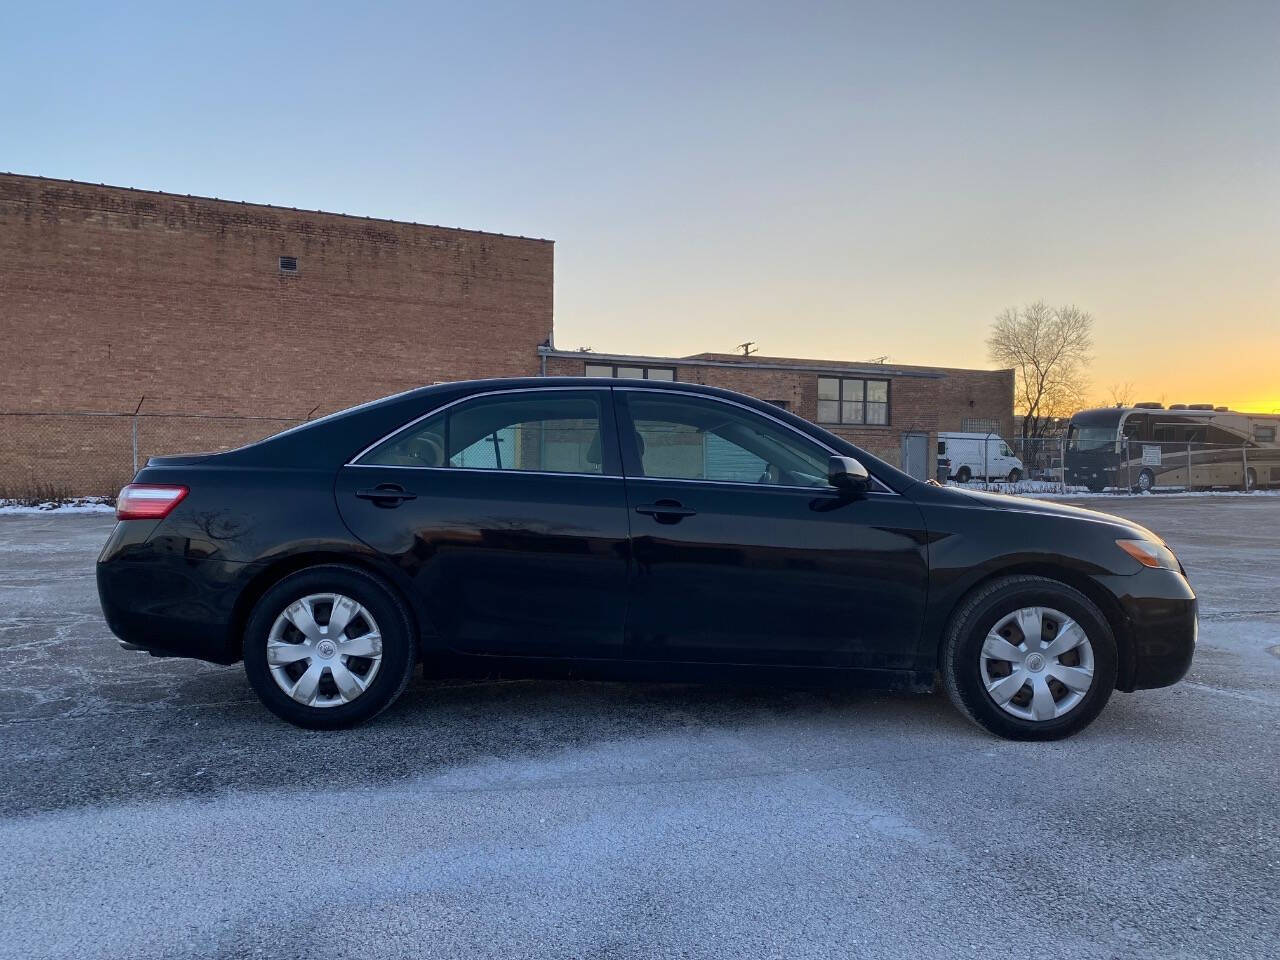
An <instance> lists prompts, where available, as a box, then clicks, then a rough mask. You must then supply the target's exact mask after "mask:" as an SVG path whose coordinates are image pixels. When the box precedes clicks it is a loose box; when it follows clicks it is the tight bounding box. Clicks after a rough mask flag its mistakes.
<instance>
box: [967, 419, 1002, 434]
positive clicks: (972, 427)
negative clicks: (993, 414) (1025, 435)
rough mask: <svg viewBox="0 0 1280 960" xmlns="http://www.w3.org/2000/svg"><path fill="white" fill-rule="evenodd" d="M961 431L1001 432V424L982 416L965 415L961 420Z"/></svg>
mask: <svg viewBox="0 0 1280 960" xmlns="http://www.w3.org/2000/svg"><path fill="white" fill-rule="evenodd" d="M960 432H961V433H999V432H1000V424H999V423H998V422H997V421H995V420H986V419H984V418H982V417H965V418H964V419H963V420H961V421H960Z"/></svg>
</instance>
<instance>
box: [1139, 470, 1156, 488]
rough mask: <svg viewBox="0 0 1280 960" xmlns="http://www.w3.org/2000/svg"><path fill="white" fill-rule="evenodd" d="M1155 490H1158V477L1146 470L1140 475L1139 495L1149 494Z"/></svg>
mask: <svg viewBox="0 0 1280 960" xmlns="http://www.w3.org/2000/svg"><path fill="white" fill-rule="evenodd" d="M1155 488H1156V475H1155V474H1154V473H1152V472H1151V471H1150V470H1145V469H1144V470H1143V471H1142V472H1141V473H1139V474H1138V486H1137V490H1138V492H1139V493H1147V492H1149V491H1151V490H1154V489H1155Z"/></svg>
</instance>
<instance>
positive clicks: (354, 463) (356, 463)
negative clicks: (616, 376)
mask: <svg viewBox="0 0 1280 960" xmlns="http://www.w3.org/2000/svg"><path fill="white" fill-rule="evenodd" d="M609 389H610V388H609V387H564V386H558V387H508V388H506V389H500V390H483V391H481V392H480V393H468V394H467V395H466V396H464V397H459V398H458V399H457V400H450V401H449V402H448V403H444V404H441V405H440V406H438V407H433V408H432V409H430V410H428V411H427V412H426V413H424V414H423V415H422V416H420V417H415V418H414V419H412V420H410V421H409V422H408V423H406V424H403V425H401V426H399V427H396V428H395V429H394V430H392V431H391V432H390V433H388V434H387V435H386V436H384V437H382V438H381V439H379V440H375V441H374V442H373V443H371V444H369V445H368V446H367V447H365V448H364V449H363V450H361V451H360V452H359V453H357V454H356V455H355V456H354V457H352V458H351V459H350V460H348V461H347V462H346V463H345V464H343V466H345V467H396V468H398V469H405V470H483V471H484V472H486V473H498V472H501V473H541V472H546V473H551V474H554V475H555V476H561V477H564V476H581V477H620V476H622V474H620V473H581V474H571V473H556V472H555V471H553V470H548V471H535V470H507V469H505V468H504V469H503V470H501V471H497V470H489V469H487V468H485V467H399V465H397V464H387V463H361V462H360V458H361V457H363V456H364V455H365V454H366V453H368V452H369V451H370V450H372V449H374V448H375V447H380V446H382V445H383V444H384V443H386V442H387V441H388V440H390V439H392V438H393V437H397V436H399V435H400V434H402V433H404V432H405V431H406V430H408V429H409V428H410V427H416V426H417V425H418V424H420V423H421V422H422V421H423V420H428V419H430V418H431V417H434V416H435V415H436V414H437V413H444V411H446V410H448V409H449V408H450V407H456V406H457V405H458V404H460V403H466V402H467V401H468V400H478V399H480V398H481V397H496V396H501V395H503V394H507V393H545V392H547V391H549V390H558V391H560V392H561V393H566V392H574V391H576V392H578V393H583V392H589V393H607V392H608V391H609ZM602 426H603V424H602ZM601 433H602V434H603V430H602V431H601Z"/></svg>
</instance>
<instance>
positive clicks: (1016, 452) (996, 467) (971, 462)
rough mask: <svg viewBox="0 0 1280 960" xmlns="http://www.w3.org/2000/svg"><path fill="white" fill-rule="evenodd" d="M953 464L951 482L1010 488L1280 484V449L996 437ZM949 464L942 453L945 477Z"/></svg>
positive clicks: (1114, 489)
mask: <svg viewBox="0 0 1280 960" xmlns="http://www.w3.org/2000/svg"><path fill="white" fill-rule="evenodd" d="M950 460H951V462H950V463H949V464H948V466H947V467H946V469H947V472H948V476H949V478H950V480H951V481H952V482H953V483H955V482H960V483H962V484H964V485H966V486H969V487H971V488H976V489H983V490H992V491H996V492H1002V493H1101V492H1111V493H1131V492H1136V493H1144V492H1148V491H1151V492H1156V493H1159V492H1161V491H1169V492H1172V491H1178V492H1186V491H1213V490H1239V491H1251V490H1264V489H1268V488H1270V489H1277V488H1280V448H1277V447H1275V446H1270V445H1266V444H1257V443H1253V444H1250V443H1239V444H1213V443H1188V442H1150V441H1139V440H1120V441H1118V442H1115V441H1107V442H1088V443H1083V442H1080V441H1074V440H1068V439H1066V438H1065V437H1043V438H1022V437H1018V438H1015V439H1013V440H1011V441H1009V442H1008V443H1007V444H1006V443H1005V442H1004V441H1002V440H1001V439H1000V438H999V436H998V435H996V434H992V435H991V436H990V437H989V438H988V442H985V443H984V442H983V441H975V443H974V444H973V445H972V446H971V448H970V449H968V450H965V451H963V452H962V453H961V455H960V456H958V457H957V456H955V455H953V456H952V457H951V458H950ZM942 470H943V467H942V465H941V454H940V464H939V476H940V477H941V473H942Z"/></svg>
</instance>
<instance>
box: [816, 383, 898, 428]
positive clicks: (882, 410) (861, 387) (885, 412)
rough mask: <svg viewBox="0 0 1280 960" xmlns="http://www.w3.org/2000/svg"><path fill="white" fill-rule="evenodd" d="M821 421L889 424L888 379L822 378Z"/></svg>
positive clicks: (820, 391) (820, 386)
mask: <svg viewBox="0 0 1280 960" xmlns="http://www.w3.org/2000/svg"><path fill="white" fill-rule="evenodd" d="M818 420H819V421H820V422H821V423H866V424H873V425H883V424H887V423H888V422H889V381H888V380H865V379H862V378H860V377H819V378H818Z"/></svg>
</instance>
